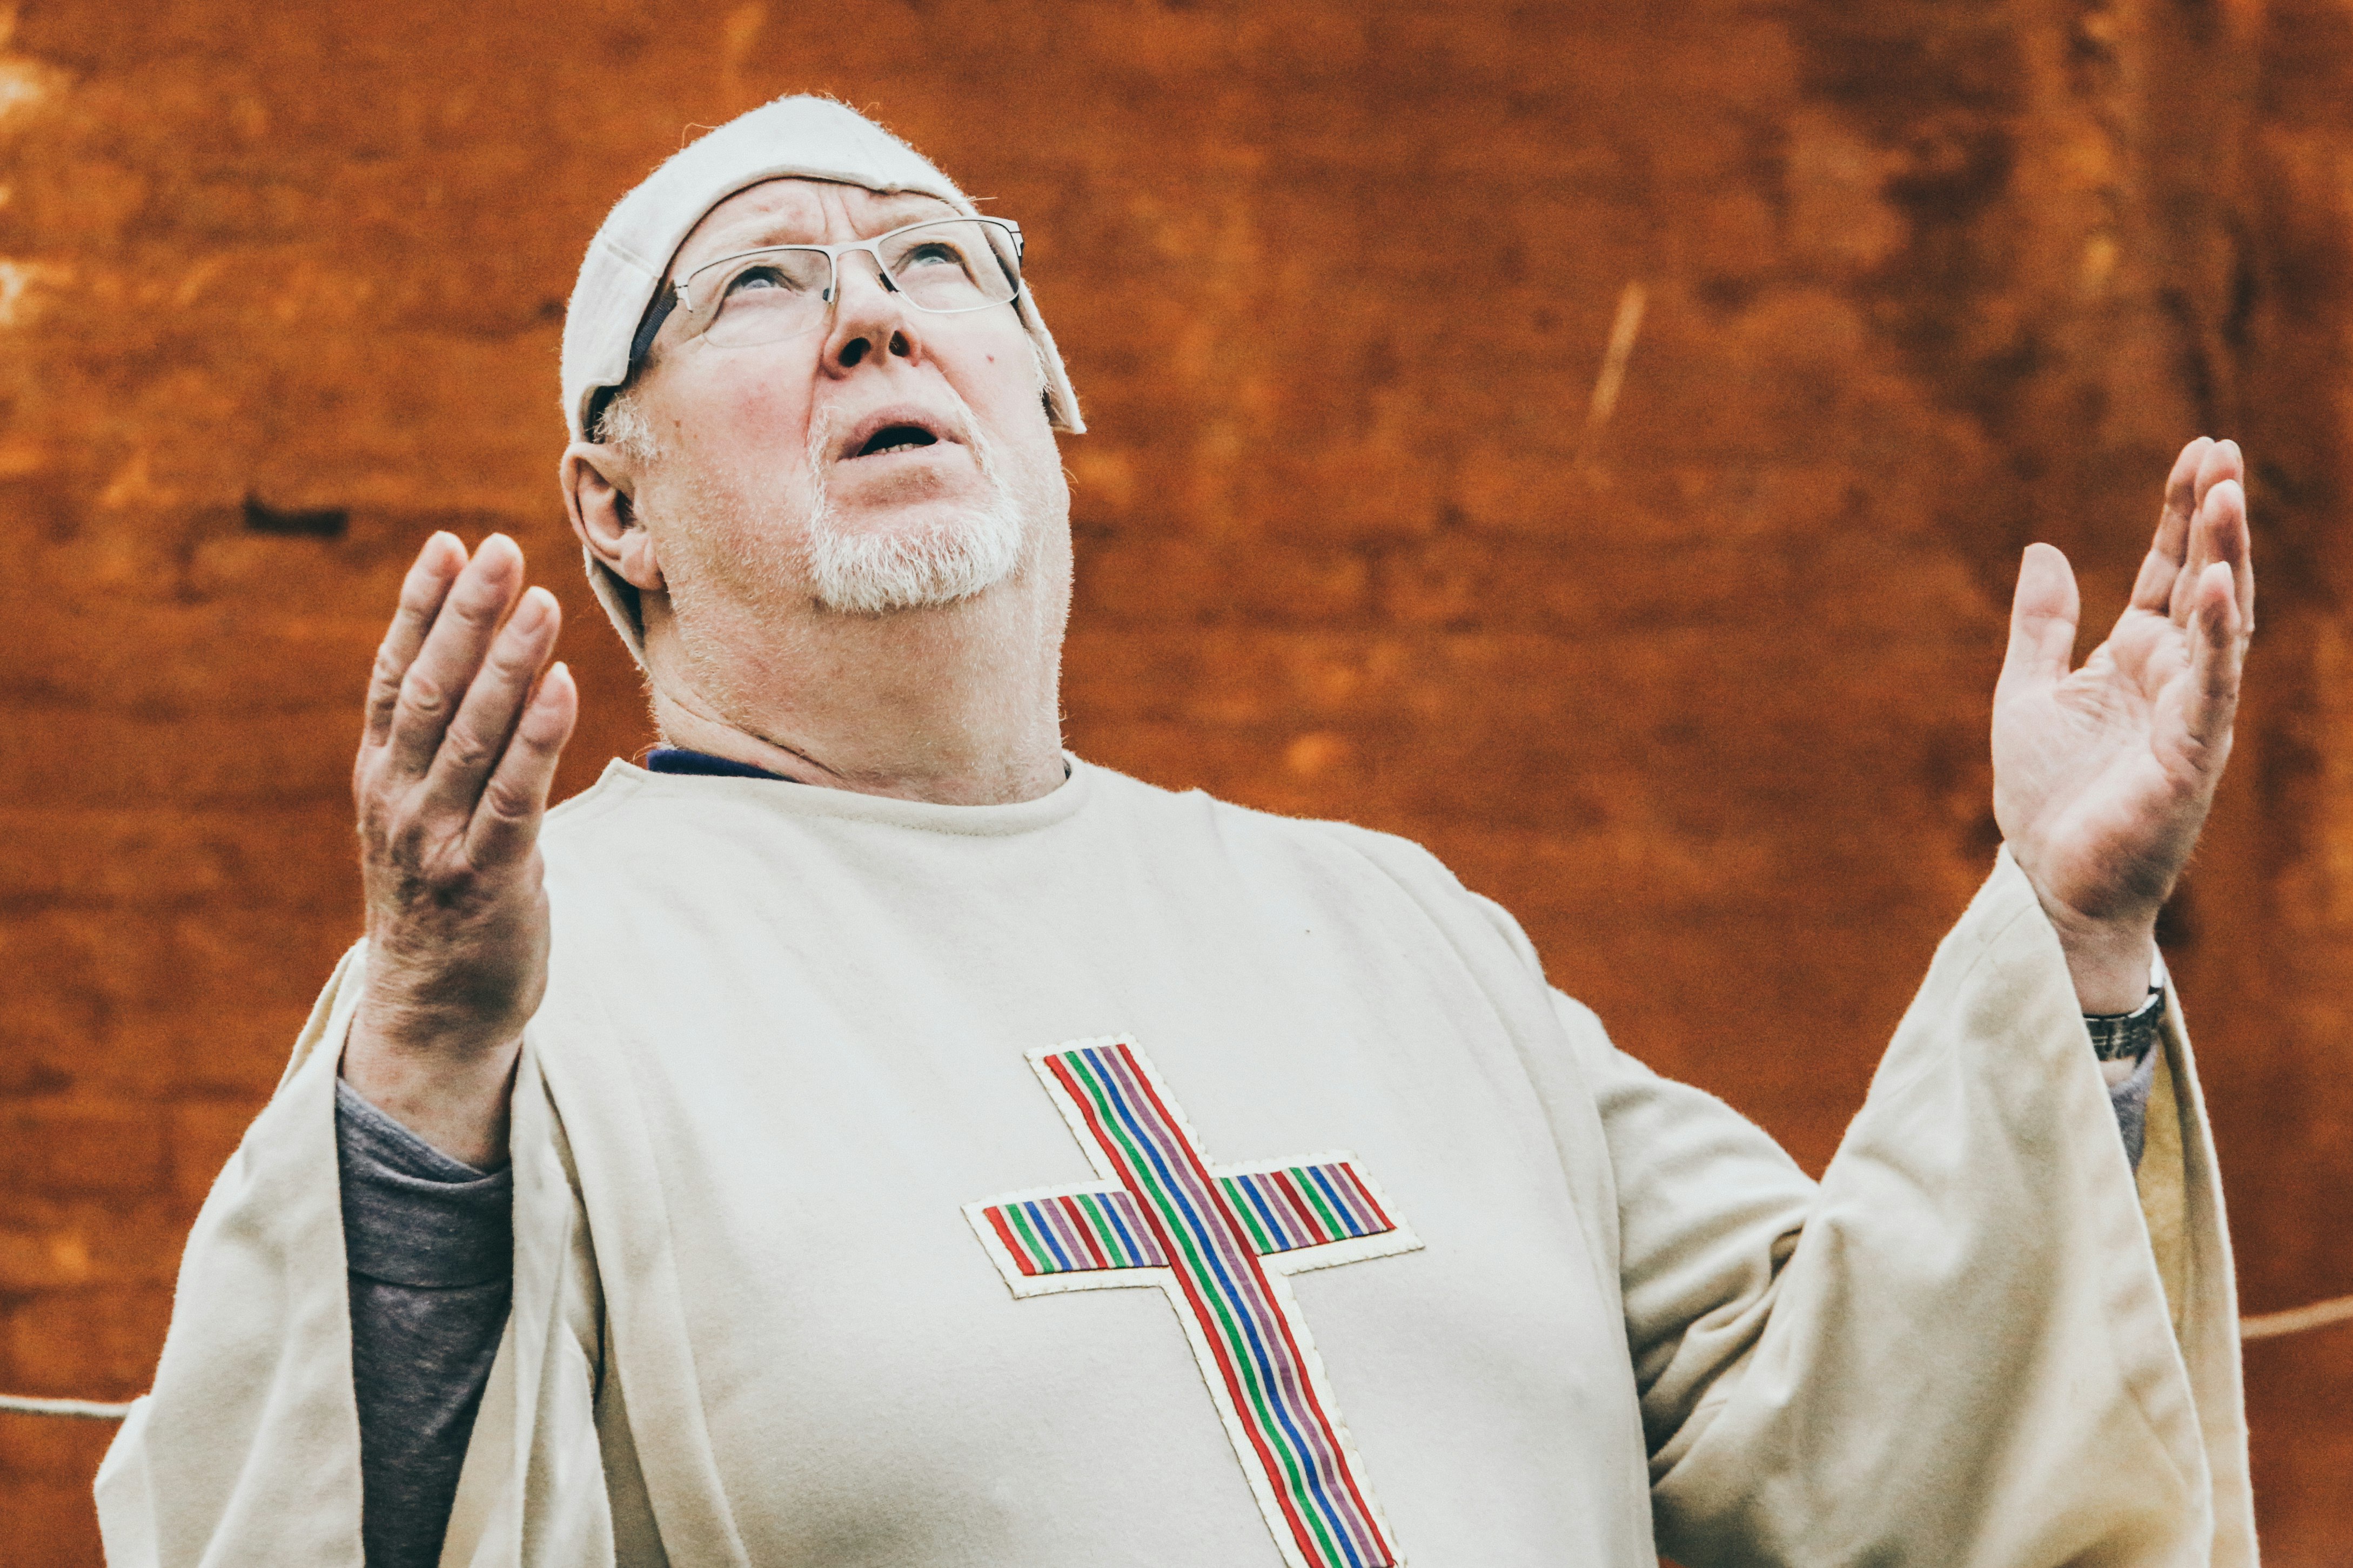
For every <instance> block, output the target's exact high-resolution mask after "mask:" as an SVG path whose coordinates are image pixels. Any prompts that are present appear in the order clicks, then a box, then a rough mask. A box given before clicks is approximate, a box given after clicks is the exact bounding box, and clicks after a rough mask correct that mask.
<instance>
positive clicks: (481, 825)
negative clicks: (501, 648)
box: [466, 664, 580, 870]
mask: <svg viewBox="0 0 2353 1568" xmlns="http://www.w3.org/2000/svg"><path fill="white" fill-rule="evenodd" d="M579 716H580V692H579V689H578V688H577V687H575V686H574V685H573V683H572V671H571V670H569V669H567V668H565V667H564V666H563V665H561V664H558V665H556V666H555V667H554V668H551V669H550V670H549V671H548V672H547V679H544V680H543V681H541V682H540V683H539V690H538V691H537V692H536V693H534V694H533V697H532V700H531V703H530V705H529V706H528V707H526V708H525V709H524V710H523V711H522V721H521V722H519V723H518V724H516V725H515V732H514V739H513V740H512V741H510V742H507V749H506V752H505V754H504V755H502V756H501V757H500V759H499V765H498V768H497V770H496V771H495V772H493V773H491V782H490V784H488V785H487V786H485V787H484V789H483V790H482V799H481V804H480V805H478V806H477V807H476V808H475V810H474V820H473V822H472V823H471V825H470V826H468V828H467V830H466V858H467V859H468V861H469V862H470V863H471V864H472V865H473V866H475V867H476V868H479V869H484V870H488V869H491V868H496V867H500V866H505V865H512V863H513V862H515V861H516V860H519V859H521V858H522V857H523V856H525V855H528V854H530V853H531V847H532V845H533V843H535V842H537V840H538V838H539V823H540V818H541V817H542V816H545V815H546V812H547V796H548V792H549V791H550V790H551V789H553V788H554V785H555V764H556V763H557V762H558V761H560V760H561V759H562V757H563V755H564V742H566V741H568V740H570V739H571V738H572V725H573V721H575V720H576V719H577V718H578V717H579Z"/></svg>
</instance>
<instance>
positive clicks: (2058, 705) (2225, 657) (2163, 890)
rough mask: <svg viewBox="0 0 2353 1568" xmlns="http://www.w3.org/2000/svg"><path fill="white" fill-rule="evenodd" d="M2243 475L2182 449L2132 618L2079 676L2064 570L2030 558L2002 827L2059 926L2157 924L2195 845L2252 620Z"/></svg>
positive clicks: (2022, 579)
mask: <svg viewBox="0 0 2353 1568" xmlns="http://www.w3.org/2000/svg"><path fill="white" fill-rule="evenodd" d="M2239 475H2240V459H2239V454H2238V449H2237V448H2236V447H2233V446H2232V445H2230V444H2228V443H2220V444H2218V443H2214V442H2210V441H2205V440H2203V439H2201V440H2199V441H2196V442H2192V443H2191V444H2190V446H2189V447H2187V448H2186V449H2184V451H2183V452H2182V455H2181V458H2180V460H2179V462H2178V463H2176V464H2175V466H2174V471H2173V474H2172V477H2171V479H2170V480H2169V481H2168V486H2167V492H2166V505H2165V511H2164V516H2163V519H2162V521H2160V522H2159V524H2158V531H2157V537H2156V540H2155V541H2154V542H2153V543H2152V544H2151V546H2150V549H2149V553H2148V556H2147V560H2146V561H2144V562H2143V563H2142V566H2141V572H2140V576H2139V578H2138V579H2137V582H2136V583H2135V584H2134V588H2133V598H2132V603H2131V605H2130V606H2129V607H2128V608H2127V609H2126V611H2125V613H2124V615H2123V616H2122V617H2121V618H2120V619H2119V620H2118V621H2117V622H2116V629H2115V630H2114V631H2113V632H2112V633H2111V634H2110V635H2109V637H2108V640H2107V641H2106V642H2105V643H2103V644H2102V645H2101V646H2100V647H2098V648H2097V649H2096V650H2094V653H2093V655H2092V657H2091V658H2089V659H2088V660H2086V661H2085V662H2084V666H2083V668H2080V669H2075V670H2072V671H2071V670H2069V668H2068V664H2069V661H2070V659H2071V658H2072V656H2073V645H2074V639H2075V621H2076V614H2077V599H2076V593H2075V584H2074V578H2073V574H2072V573H2070V572H2069V570H2068V567H2067V563H2066V559H2065V558H2064V557H2063V556H2062V555H2061V554H2060V553H2059V552H2057V551H2056V550H2053V549H2052V548H2051V547H2050V546H2049V545H2042V544H2038V545H2035V546H2033V547H2031V549H2030V550H2029V551H2028V552H2027V555H2026V559H2025V562H2024V563H2023V564H2022V565H2021V570H2020V574H2019V587H2018V599H2017V604H2016V605H2015V607H2014V609H2013V611H2012V616H2011V626H2010V655H2009V658H2008V659H2007V660H2006V661H2005V663H2004V665H2003V668H2002V675H2001V682H2000V686H1999V687H1998V688H1997V689H1996V690H1995V693H1994V723H1993V762H1994V814H1995V816H1996V818H1997V820H1998V821H1999V822H2000V826H2001V830H2002V834H2003V837H2005V838H2006V839H2007V840H2008V841H2009V843H2010V848H2011V852H2012V854H2014V855H2015V856H2016V857H2017V858H2018V861H2019V864H2020V865H2021V867H2022V868H2024V869H2025V871H2026V873H2027V875H2028V877H2029V878H2030V879H2032V881H2033V883H2034V886H2035V890H2036V892H2037V893H2038V894H2039V895H2040V896H2041V898H2042V902H2043V905H2044V907H2045V908H2046V910H2050V912H2051V913H2052V917H2053V919H2054V920H2059V921H2070V920H2073V921H2080V922H2084V923H2102V924H2105V923H2137V922H2140V921H2148V920H2153V919H2154V918H2155V915H2156V911H2157V908H2158V905H2159V904H2161V903H2162V902H2163V901H2164V900H2165V897H2166V895H2167V894H2168V892H2169V891H2170V890H2171V889H2172V887H2173V882H2174V879H2175V878H2176V877H2178V876H2179V874H2180V870H2181V867H2182V865H2183V863H2184V862H2185V861H2186V860H2187V859H2188V858H2189V851H2190V848H2191V847H2192V846H2193V845H2194V844H2195V843H2196V841H2197V837H2198V830H2199V827H2200V825H2201V824H2202V823H2203V822H2204V820H2205V816H2206V811H2207V807H2208V805H2210V804H2211V801H2212V799H2213V795H2214V786H2215V784H2216V783H2217V782H2218V781H2219V780H2220V778H2221V771H2222V764H2223V763H2224V761H2225V760H2226V759H2227V758H2228V756H2229V754H2230V749H2231V723H2232V715H2233V712H2234V710H2235V708H2236V705H2237V700H2238V689H2239V674H2240V669H2241V667H2242V662H2243V659H2244V657H2245V651H2246V645H2247V637H2248V634H2249V631H2250V629H2251V628H2252V626H2253V608H2254V577H2253V569H2252V567H2251V566H2250V564H2249V560H2248V552H2247V526H2246V503H2245V499H2244V496H2243V493H2242V489H2241V481H2240V477H2239Z"/></svg>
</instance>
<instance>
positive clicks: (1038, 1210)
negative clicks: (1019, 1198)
mask: <svg viewBox="0 0 2353 1568" xmlns="http://www.w3.org/2000/svg"><path fill="white" fill-rule="evenodd" d="M1021 1207H1022V1209H1023V1211H1024V1212H1026V1213H1027V1214H1028V1215H1029V1223H1030V1225H1031V1226H1034V1227H1036V1229H1037V1232H1038V1234H1039V1237H1042V1238H1043V1239H1044V1241H1045V1243H1046V1246H1047V1247H1048V1248H1049V1249H1050V1251H1051V1252H1052V1253H1053V1254H1054V1272H1056V1273H1057V1274H1070V1273H1074V1272H1076V1270H1074V1269H1073V1268H1071V1260H1070V1258H1068V1257H1067V1256H1065V1255H1064V1254H1063V1251H1062V1243H1061V1241H1060V1238H1058V1237H1056V1236H1055V1235H1054V1227H1053V1226H1050V1225H1048V1224H1047V1223H1046V1215H1045V1214H1044V1212H1043V1209H1042V1205H1038V1204H1034V1203H1025V1204H1023V1205H1021Z"/></svg>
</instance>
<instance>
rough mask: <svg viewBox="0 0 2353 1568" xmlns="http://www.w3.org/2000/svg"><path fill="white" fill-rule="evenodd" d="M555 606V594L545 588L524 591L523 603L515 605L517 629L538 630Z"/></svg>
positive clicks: (525, 630)
mask: <svg viewBox="0 0 2353 1568" xmlns="http://www.w3.org/2000/svg"><path fill="white" fill-rule="evenodd" d="M554 607H555V595H553V594H551V593H549V592H548V591H547V590H546V589H544V588H528V589H525V590H524V591H523V595H522V604H520V605H516V606H515V613H514V625H515V629H516V630H517V631H524V632H529V631H537V630H538V629H539V624H540V623H541V622H542V621H544V620H545V619H547V612H548V611H549V610H551V609H553V608H554Z"/></svg>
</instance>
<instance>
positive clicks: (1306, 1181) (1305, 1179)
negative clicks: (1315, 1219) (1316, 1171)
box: [1291, 1165, 1348, 1240]
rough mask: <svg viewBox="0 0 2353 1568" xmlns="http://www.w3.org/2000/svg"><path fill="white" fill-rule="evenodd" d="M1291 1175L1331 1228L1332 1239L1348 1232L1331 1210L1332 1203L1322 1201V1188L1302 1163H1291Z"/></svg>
mask: <svg viewBox="0 0 2353 1568" xmlns="http://www.w3.org/2000/svg"><path fill="white" fill-rule="evenodd" d="M1291 1176H1292V1179H1293V1181H1295V1182H1297V1183H1298V1184H1299V1190H1300V1191H1301V1192H1303V1193H1305V1194H1307V1201H1308V1202H1309V1203H1310V1204H1312V1205H1314V1208H1315V1212H1316V1213H1317V1214H1319V1215H1323V1216H1324V1224H1325V1225H1326V1226H1329V1227H1330V1228H1331V1231H1332V1235H1333V1237H1334V1239H1335V1240H1337V1239H1339V1238H1341V1237H1345V1236H1346V1235H1347V1234H1348V1227H1347V1226H1345V1224H1343V1223H1341V1220H1340V1216H1339V1215H1335V1214H1334V1213H1333V1212H1332V1205H1329V1204H1327V1203H1325V1202H1324V1192H1323V1189H1322V1188H1320V1187H1318V1186H1317V1185H1316V1184H1315V1178H1314V1177H1313V1176H1311V1175H1309V1174H1308V1173H1307V1168H1306V1167H1305V1166H1304V1165H1293V1167H1292V1168H1291Z"/></svg>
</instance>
